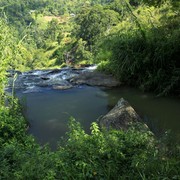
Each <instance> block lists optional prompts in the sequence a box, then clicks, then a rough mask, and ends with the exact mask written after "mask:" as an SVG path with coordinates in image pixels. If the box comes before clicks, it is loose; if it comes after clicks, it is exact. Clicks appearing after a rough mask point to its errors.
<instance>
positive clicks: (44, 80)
mask: <svg viewBox="0 0 180 180" xmlns="http://www.w3.org/2000/svg"><path fill="white" fill-rule="evenodd" d="M8 72H9V74H8V77H9V85H8V88H12V87H13V88H15V89H21V90H23V92H24V93H30V92H38V91H41V89H42V88H43V87H50V88H52V89H58V90H66V89H69V88H73V87H75V86H79V85H84V84H85V85H90V86H103V87H116V86H119V85H120V82H119V81H118V80H116V79H115V78H114V77H113V76H111V75H106V74H103V73H100V72H97V71H96V66H90V67H87V68H81V69H76V68H70V67H66V68H62V69H52V70H32V71H28V72H19V71H8Z"/></svg>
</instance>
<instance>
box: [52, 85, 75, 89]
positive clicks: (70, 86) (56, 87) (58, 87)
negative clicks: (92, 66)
mask: <svg viewBox="0 0 180 180" xmlns="http://www.w3.org/2000/svg"><path fill="white" fill-rule="evenodd" d="M72 87H73V86H72V85H66V86H60V85H54V86H53V87H52V88H53V89H56V90H66V89H70V88H72Z"/></svg>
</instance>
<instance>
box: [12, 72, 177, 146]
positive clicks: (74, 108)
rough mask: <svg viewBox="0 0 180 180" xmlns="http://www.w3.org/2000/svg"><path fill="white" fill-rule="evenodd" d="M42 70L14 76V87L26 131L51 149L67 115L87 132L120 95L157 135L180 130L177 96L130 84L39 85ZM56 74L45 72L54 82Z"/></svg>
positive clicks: (65, 129) (55, 144) (65, 121)
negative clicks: (58, 87)
mask: <svg viewBox="0 0 180 180" xmlns="http://www.w3.org/2000/svg"><path fill="white" fill-rule="evenodd" d="M44 73H47V74H48V73H49V71H46V72H43V73H42V72H37V71H36V72H31V73H27V74H25V75H21V76H20V79H19V80H17V82H18V81H19V82H20V83H18V85H17V88H16V87H15V88H16V95H17V97H18V98H19V99H21V102H22V104H23V106H24V115H25V117H26V118H27V120H28V121H29V123H30V128H29V133H30V134H32V135H34V137H35V138H36V139H37V141H38V143H40V144H42V145H44V144H46V143H49V145H50V147H51V148H52V149H56V146H57V142H58V141H59V140H60V139H61V137H62V136H65V134H66V132H67V131H68V126H67V124H68V120H69V118H70V117H74V118H75V119H76V120H77V121H79V122H80V123H81V125H82V126H83V128H84V129H85V131H86V132H87V133H89V132H90V130H89V129H90V125H91V123H92V122H94V121H96V120H97V119H98V118H99V117H100V116H103V115H105V114H106V113H108V111H109V110H110V109H112V108H113V107H114V105H115V104H116V103H117V101H118V100H119V99H120V98H121V97H123V98H124V99H126V100H127V101H128V102H129V103H130V104H131V105H132V107H133V108H134V109H135V110H136V112H137V113H138V114H139V115H140V116H141V118H142V119H143V121H144V122H145V123H147V125H148V126H149V127H150V129H151V130H152V131H153V132H154V133H155V134H156V135H157V136H159V135H161V134H162V133H164V132H165V131H167V130H171V131H172V132H173V133H174V134H175V135H177V136H179V134H180V100H179V99H177V98H164V97H163V98H156V97H155V96H154V95H152V94H148V93H142V92H141V91H139V90H137V89H134V88H130V87H120V88H113V89H105V88H99V87H91V86H86V85H78V86H74V87H73V88H71V89H67V90H56V89H53V88H52V87H51V86H47V85H44V82H43V85H42V81H40V80H41V79H42V78H39V74H41V75H42V74H43V79H46V82H47V76H46V77H44ZM55 74H56V73H55ZM55 74H51V76H50V75H49V74H48V78H49V77H50V78H51V77H53V78H52V79H53V82H54V83H57V79H55V77H58V76H57V74H56V75H55ZM60 74H61V79H65V80H66V78H64V72H61V73H60ZM36 75H38V76H36ZM62 77H63V78H62ZM38 78H39V79H38ZM22 80H23V83H22ZM31 81H33V82H31ZM48 81H49V80H48ZM40 83H41V86H40V85H39V84H40ZM61 83H62V82H61ZM63 83H64V82H63ZM65 84H66V85H67V84H68V82H65ZM51 85H53V84H52V81H51ZM19 87H20V88H19Z"/></svg>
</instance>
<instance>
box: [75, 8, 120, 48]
mask: <svg viewBox="0 0 180 180" xmlns="http://www.w3.org/2000/svg"><path fill="white" fill-rule="evenodd" d="M76 22H77V24H78V25H79V30H78V31H77V36H78V37H80V38H82V39H83V40H85V41H87V42H88V45H93V44H94V43H95V42H96V41H97V40H98V39H99V38H100V37H102V35H103V34H105V33H108V31H109V30H110V29H111V27H112V26H113V25H115V24H116V23H117V22H118V13H116V12H115V11H113V10H109V9H104V8H103V7H102V6H100V5H98V6H94V7H91V8H85V9H84V10H83V11H82V12H81V14H79V15H78V16H77V18H76Z"/></svg>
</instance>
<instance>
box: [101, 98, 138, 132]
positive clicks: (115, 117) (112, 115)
mask: <svg viewBox="0 0 180 180" xmlns="http://www.w3.org/2000/svg"><path fill="white" fill-rule="evenodd" d="M138 121H140V117H139V115H138V114H137V113H136V112H135V110H134V109H133V108H132V107H131V106H130V104H129V103H128V102H127V101H126V100H124V99H123V98H121V99H120V100H119V101H118V103H117V104H116V106H115V107H114V108H113V109H112V110H111V111H110V112H109V113H108V114H106V115H105V116H104V117H102V118H101V119H100V120H99V124H100V126H101V127H105V128H107V129H110V128H113V129H124V130H125V129H127V128H128V127H129V124H131V123H134V122H138Z"/></svg>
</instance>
